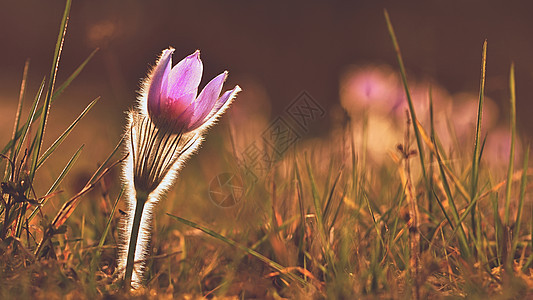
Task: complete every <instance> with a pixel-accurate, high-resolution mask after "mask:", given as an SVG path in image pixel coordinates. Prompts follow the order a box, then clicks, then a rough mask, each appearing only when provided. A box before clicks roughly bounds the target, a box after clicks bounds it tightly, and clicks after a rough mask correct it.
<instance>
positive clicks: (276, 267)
mask: <svg viewBox="0 0 533 300" xmlns="http://www.w3.org/2000/svg"><path fill="white" fill-rule="evenodd" d="M167 215H168V216H169V217H171V218H174V219H175V220H177V221H179V222H181V223H183V224H185V225H187V226H190V227H192V228H196V229H198V230H200V231H202V232H204V233H206V234H208V235H210V236H212V237H214V238H216V239H217V240H219V241H222V242H224V243H226V244H228V245H231V246H233V247H235V248H237V249H239V250H241V251H243V252H245V253H247V254H250V255H252V256H254V257H255V258H257V259H259V260H260V261H262V262H264V263H265V264H267V265H268V266H269V267H271V268H272V269H274V270H276V271H278V272H279V273H280V275H281V276H285V277H287V278H289V279H290V280H291V281H296V282H299V283H300V284H302V285H304V286H305V285H307V282H306V281H304V280H303V279H302V278H300V277H298V276H296V275H294V274H292V273H290V272H287V270H286V268H285V267H284V266H282V265H280V264H278V263H277V262H275V261H273V260H271V259H269V258H268V257H266V256H264V255H262V254H261V253H259V252H257V251H255V250H252V249H250V248H248V247H246V246H243V245H241V244H239V243H237V242H235V241H234V240H232V239H229V238H227V237H225V236H223V235H221V234H218V233H216V232H214V231H212V230H210V229H207V228H205V227H203V226H201V225H198V224H196V223H194V222H192V221H189V220H186V219H183V218H180V217H178V216H174V215H172V214H169V213H167Z"/></svg>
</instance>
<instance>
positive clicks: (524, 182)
mask: <svg viewBox="0 0 533 300" xmlns="http://www.w3.org/2000/svg"><path fill="white" fill-rule="evenodd" d="M528 164H529V146H528V147H527V149H526V154H525V155H524V164H523V166H522V178H521V179H520V198H519V199H518V209H517V211H516V219H515V226H514V229H513V243H512V250H511V255H514V253H515V251H516V248H517V245H518V238H519V237H520V225H521V224H520V223H521V222H522V211H523V209H524V201H525V198H526V187H527V167H528Z"/></svg>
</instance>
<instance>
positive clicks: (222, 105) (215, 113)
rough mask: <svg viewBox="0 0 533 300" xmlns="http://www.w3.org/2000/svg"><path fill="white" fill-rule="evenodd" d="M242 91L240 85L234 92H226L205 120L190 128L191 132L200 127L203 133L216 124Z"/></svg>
mask: <svg viewBox="0 0 533 300" xmlns="http://www.w3.org/2000/svg"><path fill="white" fill-rule="evenodd" d="M240 91H241V88H240V87H239V86H238V85H237V86H235V88H234V89H233V90H229V91H226V92H225V93H224V94H223V95H222V97H220V98H219V99H218V101H217V103H215V106H214V107H213V109H211V112H210V113H209V114H208V115H207V116H206V117H205V118H203V120H200V121H199V122H196V123H195V124H193V125H194V126H189V130H195V129H197V128H198V127H202V128H201V129H200V131H202V130H205V129H206V128H208V127H210V126H211V125H213V124H214V123H216V121H217V119H218V118H219V117H220V116H221V115H222V114H223V113H224V112H225V111H226V109H227V108H228V107H229V105H230V104H231V102H233V99H235V96H237V93H239V92H240Z"/></svg>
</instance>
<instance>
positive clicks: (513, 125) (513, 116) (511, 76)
mask: <svg viewBox="0 0 533 300" xmlns="http://www.w3.org/2000/svg"><path fill="white" fill-rule="evenodd" d="M509 73H510V74H509V90H510V92H511V99H510V100H511V101H510V102H511V109H510V114H511V115H510V123H511V124H510V127H511V149H510V150H509V168H508V169H507V184H506V189H505V219H504V225H505V226H509V225H510V224H509V211H510V206H511V184H512V181H513V172H514V170H513V166H514V148H515V139H516V92H515V79H514V64H511V70H510V72H509Z"/></svg>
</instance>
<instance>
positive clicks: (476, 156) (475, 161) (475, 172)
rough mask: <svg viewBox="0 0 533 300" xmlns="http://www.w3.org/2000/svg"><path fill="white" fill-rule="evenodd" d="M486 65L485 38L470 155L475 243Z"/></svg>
mask: <svg viewBox="0 0 533 300" xmlns="http://www.w3.org/2000/svg"><path fill="white" fill-rule="evenodd" d="M486 67H487V40H485V42H484V43H483V50H482V57H481V79H480V83H479V102H478V109H477V121H476V133H475V137H474V153H473V157H472V170H471V171H472V175H471V184H470V202H471V203H472V204H473V205H472V210H471V220H472V229H473V233H472V236H473V238H474V240H475V243H476V245H479V244H480V243H481V220H479V219H478V218H477V210H476V204H475V203H476V202H477V201H476V195H477V193H478V192H477V191H478V178H479V162H480V160H481V147H480V140H481V123H482V120H483V103H484V98H485V74H486Z"/></svg>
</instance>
